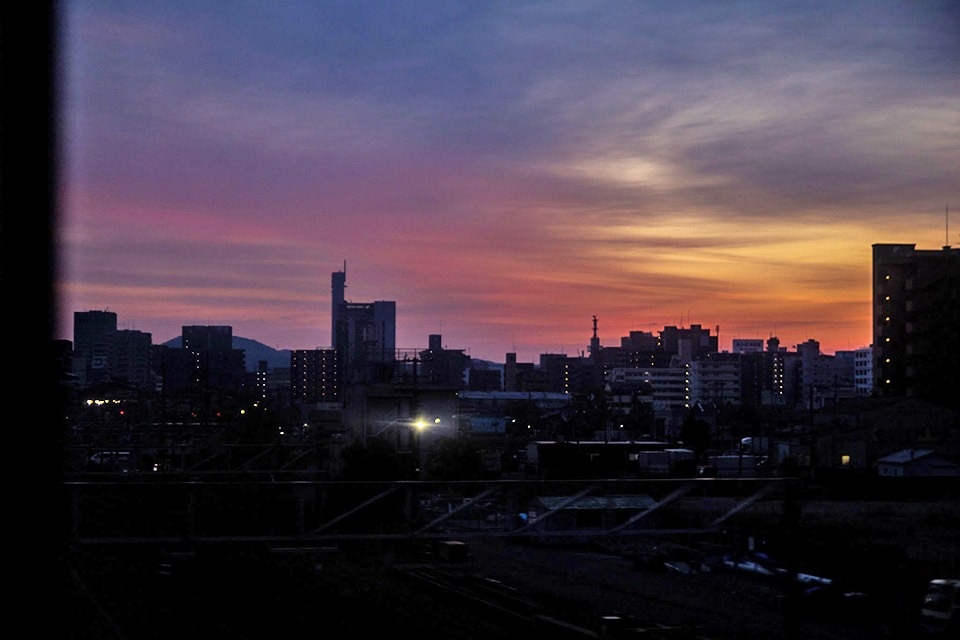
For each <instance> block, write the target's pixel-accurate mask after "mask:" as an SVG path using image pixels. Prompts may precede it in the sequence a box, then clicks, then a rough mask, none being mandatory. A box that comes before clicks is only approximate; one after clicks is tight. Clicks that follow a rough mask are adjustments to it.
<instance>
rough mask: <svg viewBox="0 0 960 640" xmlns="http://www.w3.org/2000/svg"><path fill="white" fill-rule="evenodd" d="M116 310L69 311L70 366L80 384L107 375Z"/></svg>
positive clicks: (107, 376)
mask: <svg viewBox="0 0 960 640" xmlns="http://www.w3.org/2000/svg"><path fill="white" fill-rule="evenodd" d="M116 333H117V314H116V313H114V312H113V311H75V312H74V313H73V366H74V370H73V372H74V374H75V375H76V376H77V379H78V381H79V383H80V385H81V386H86V385H90V384H95V383H98V382H104V381H106V380H109V379H110V367H111V360H112V358H113V350H114V341H113V338H114V335H115V334H116Z"/></svg>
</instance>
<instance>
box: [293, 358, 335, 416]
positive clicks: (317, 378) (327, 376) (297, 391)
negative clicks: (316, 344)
mask: <svg viewBox="0 0 960 640" xmlns="http://www.w3.org/2000/svg"><path fill="white" fill-rule="evenodd" d="M290 396H291V400H292V401H293V402H301V403H307V404H313V403H317V402H338V401H340V373H339V371H338V370H337V357H336V352H335V351H334V350H333V349H296V350H294V351H292V352H291V353H290Z"/></svg>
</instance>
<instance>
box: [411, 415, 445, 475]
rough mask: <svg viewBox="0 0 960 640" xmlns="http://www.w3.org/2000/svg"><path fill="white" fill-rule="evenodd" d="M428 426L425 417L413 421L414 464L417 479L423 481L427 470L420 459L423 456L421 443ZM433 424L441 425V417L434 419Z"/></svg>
mask: <svg viewBox="0 0 960 640" xmlns="http://www.w3.org/2000/svg"><path fill="white" fill-rule="evenodd" d="M428 424H429V423H428V422H427V420H426V419H425V418H424V417H423V416H420V417H418V418H417V419H416V420H414V421H413V434H412V435H413V445H414V447H413V456H414V464H415V465H416V468H415V471H416V473H417V477H418V478H420V479H423V478H424V477H425V476H426V469H425V468H424V464H423V460H421V459H420V458H421V455H422V450H421V447H420V441H421V439H422V437H423V432H424V430H426V428H427V425H428ZM433 424H440V417H439V416H438V417H436V418H434V419H433Z"/></svg>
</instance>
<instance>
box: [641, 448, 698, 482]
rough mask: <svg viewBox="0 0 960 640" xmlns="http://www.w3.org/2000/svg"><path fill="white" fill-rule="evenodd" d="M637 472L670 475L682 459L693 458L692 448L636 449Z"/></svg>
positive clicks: (651, 474)
mask: <svg viewBox="0 0 960 640" xmlns="http://www.w3.org/2000/svg"><path fill="white" fill-rule="evenodd" d="M636 455H637V472H638V473H640V474H641V475H650V476H666V475H671V474H673V473H674V471H675V470H676V469H677V468H678V463H679V464H682V462H681V461H683V460H691V461H692V460H693V459H694V453H693V450H692V449H664V450H663V451H638V452H637V454H636Z"/></svg>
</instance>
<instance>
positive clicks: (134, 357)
mask: <svg viewBox="0 0 960 640" xmlns="http://www.w3.org/2000/svg"><path fill="white" fill-rule="evenodd" d="M113 340H114V343H113V358H112V365H111V367H110V372H111V376H112V377H113V378H116V379H119V380H124V381H126V382H128V383H130V384H131V385H133V386H134V387H136V388H137V389H152V388H154V387H155V386H156V385H155V381H154V376H153V370H152V368H151V366H150V347H151V346H152V345H153V336H152V335H151V334H149V333H144V332H143V331H136V330H133V329H120V330H119V331H117V332H116V333H115V334H114V336H113Z"/></svg>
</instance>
